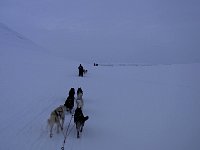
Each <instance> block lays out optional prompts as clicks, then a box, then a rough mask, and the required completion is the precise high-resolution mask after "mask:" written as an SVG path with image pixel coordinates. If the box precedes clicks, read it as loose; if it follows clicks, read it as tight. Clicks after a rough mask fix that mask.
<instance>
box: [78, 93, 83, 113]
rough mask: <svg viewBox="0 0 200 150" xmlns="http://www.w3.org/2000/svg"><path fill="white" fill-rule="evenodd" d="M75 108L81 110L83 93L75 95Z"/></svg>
mask: <svg viewBox="0 0 200 150" xmlns="http://www.w3.org/2000/svg"><path fill="white" fill-rule="evenodd" d="M76 106H77V107H78V108H81V109H83V93H81V92H80V93H77V98H76Z"/></svg>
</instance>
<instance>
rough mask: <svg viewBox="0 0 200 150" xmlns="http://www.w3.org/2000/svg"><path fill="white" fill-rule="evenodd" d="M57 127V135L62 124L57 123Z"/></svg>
mask: <svg viewBox="0 0 200 150" xmlns="http://www.w3.org/2000/svg"><path fill="white" fill-rule="evenodd" d="M58 121H59V120H58ZM56 126H57V133H59V131H60V130H59V126H60V124H59V122H56Z"/></svg>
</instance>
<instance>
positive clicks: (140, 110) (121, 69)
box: [0, 24, 200, 150]
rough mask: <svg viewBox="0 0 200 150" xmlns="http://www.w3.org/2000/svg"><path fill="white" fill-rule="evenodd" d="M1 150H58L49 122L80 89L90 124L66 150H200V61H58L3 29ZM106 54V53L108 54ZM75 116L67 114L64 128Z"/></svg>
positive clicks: (59, 139) (0, 40)
mask: <svg viewBox="0 0 200 150" xmlns="http://www.w3.org/2000/svg"><path fill="white" fill-rule="evenodd" d="M0 31H1V32H0V43H1V44H0V96H1V98H0V103H1V105H0V120H1V124H0V149H1V150H59V149H60V148H61V147H62V144H63V140H64V136H63V134H62V132H60V133H59V134H56V133H55V132H54V136H53V138H51V139H50V138H49V130H48V128H47V119H48V117H49V115H50V113H51V111H52V110H53V109H54V108H56V107H57V106H59V105H61V104H63V103H64V102H65V99H66V97H67V95H68V91H69V89H70V88H71V87H74V88H75V89H77V88H78V87H82V89H83V92H84V101H85V105H84V110H83V111H84V114H85V115H89V117H90V119H89V120H88V121H87V122H86V124H85V127H84V131H83V134H82V136H81V138H80V139H77V138H76V132H75V129H74V128H72V126H73V124H71V126H70V129H71V128H72V131H71V133H70V134H69V136H68V137H67V140H66V143H65V149H68V150H72V149H73V150H81V149H82V150H94V149H95V150H106V149H108V150H109V149H114V150H122V149H126V150H133V149H135V150H189V149H190V150H199V149H200V143H199V139H200V119H199V115H200V109H199V108H200V93H199V89H200V64H199V63H196V64H179V65H175V64H172V65H153V66H140V65H139V66H120V65H114V66H97V67H94V66H93V64H83V66H84V67H85V68H86V69H87V70H88V73H87V74H86V75H85V76H84V77H83V78H80V77H78V75H77V74H78V70H77V67H78V65H79V63H81V62H75V61H70V60H67V59H64V58H61V57H57V56H53V55H52V54H49V53H48V52H47V51H43V50H42V48H40V47H37V46H36V45H34V44H33V43H32V42H31V41H29V40H28V39H26V38H24V37H23V36H22V35H20V34H18V33H16V32H14V31H11V30H10V29H9V28H6V27H5V26H4V25H2V24H0ZM102 57H103V56H102ZM70 118H71V115H69V114H66V120H65V128H64V130H66V129H67V125H68V124H69V121H70Z"/></svg>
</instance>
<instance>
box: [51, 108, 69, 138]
mask: <svg viewBox="0 0 200 150" xmlns="http://www.w3.org/2000/svg"><path fill="white" fill-rule="evenodd" d="M65 111H66V107H65V106H64V105H60V106H59V107H57V108H56V109H55V110H53V111H52V112H51V114H50V117H49V119H48V125H49V127H50V138H51V137H52V136H53V133H52V130H53V127H54V124H55V125H56V130H57V133H59V129H61V130H63V125H64V121H65Z"/></svg>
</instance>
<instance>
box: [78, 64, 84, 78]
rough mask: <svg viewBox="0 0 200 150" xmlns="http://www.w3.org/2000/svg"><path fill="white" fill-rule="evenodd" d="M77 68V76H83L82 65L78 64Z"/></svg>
mask: <svg viewBox="0 0 200 150" xmlns="http://www.w3.org/2000/svg"><path fill="white" fill-rule="evenodd" d="M78 70H79V74H78V76H79V77H83V73H84V69H83V66H82V65H81V64H80V65H79V67H78Z"/></svg>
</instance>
